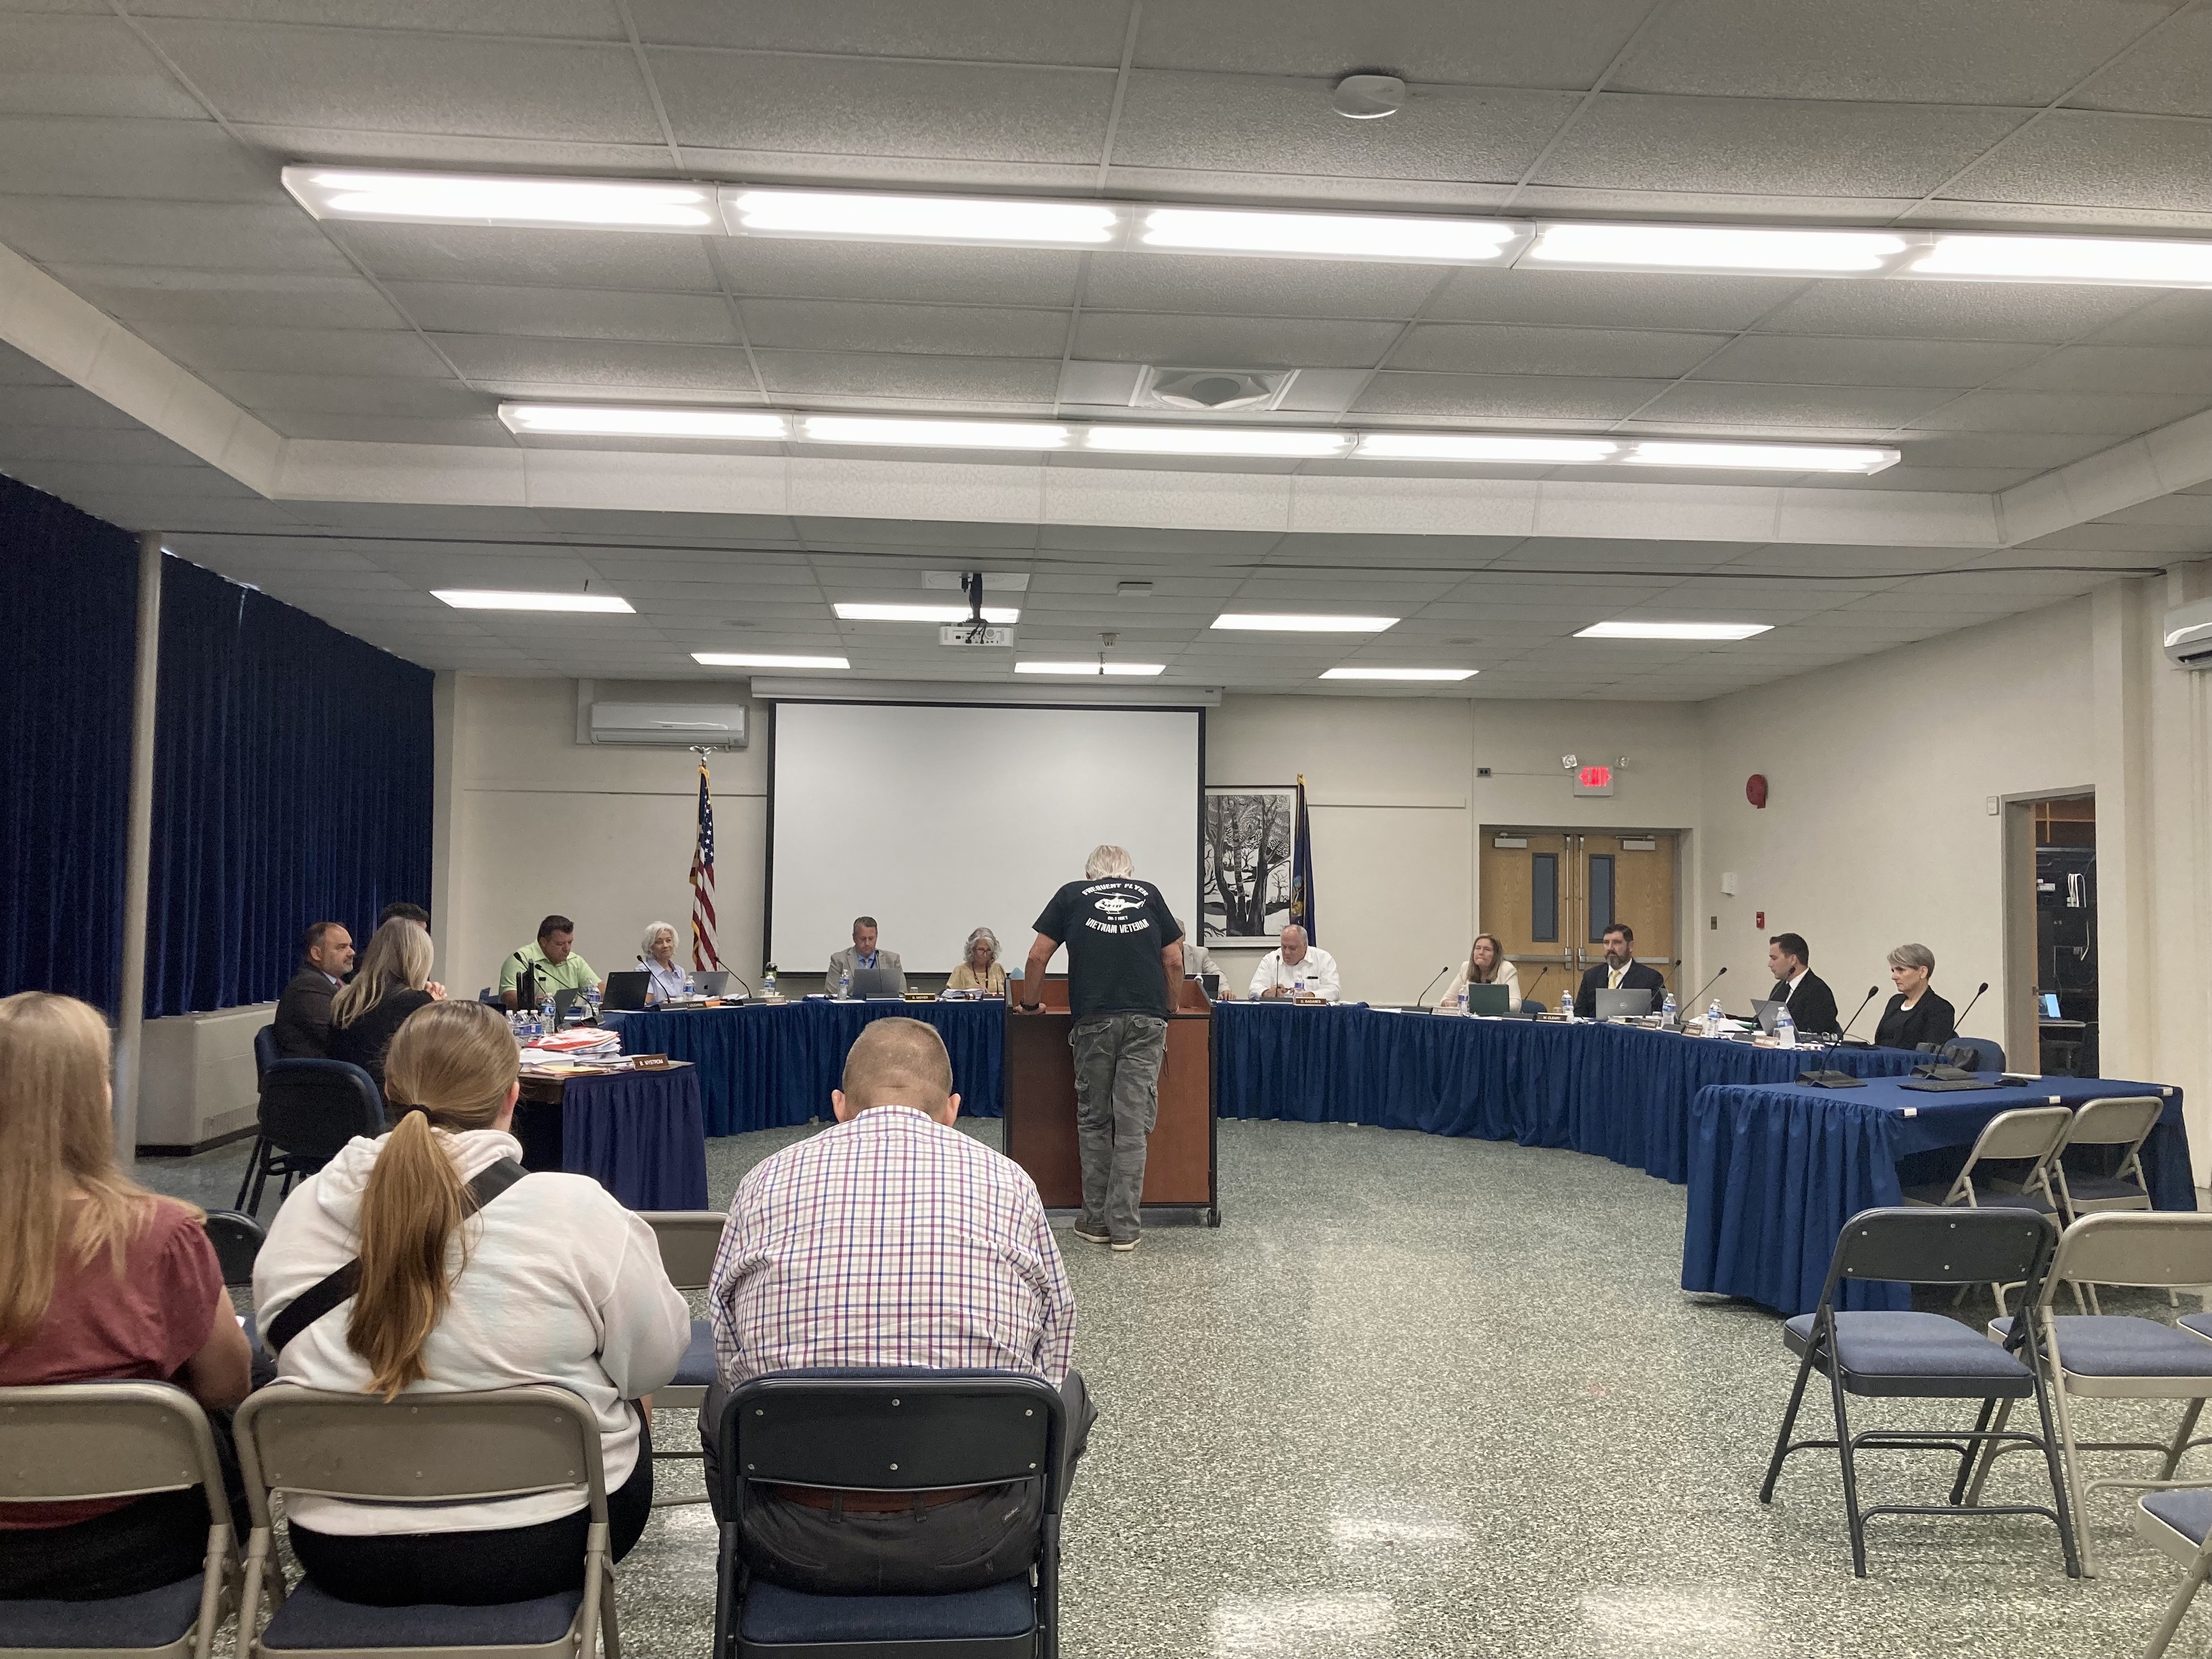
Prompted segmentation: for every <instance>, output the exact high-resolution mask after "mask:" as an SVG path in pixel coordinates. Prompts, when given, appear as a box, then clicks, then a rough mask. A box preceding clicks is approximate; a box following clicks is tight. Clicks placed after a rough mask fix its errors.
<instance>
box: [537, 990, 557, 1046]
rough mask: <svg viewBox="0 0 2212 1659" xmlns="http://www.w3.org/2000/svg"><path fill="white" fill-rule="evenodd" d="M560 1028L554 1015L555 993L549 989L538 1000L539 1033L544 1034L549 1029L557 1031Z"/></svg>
mask: <svg viewBox="0 0 2212 1659" xmlns="http://www.w3.org/2000/svg"><path fill="white" fill-rule="evenodd" d="M560 1029H561V1027H560V1026H559V1024H557V1023H556V1021H555V1019H554V1016H553V994H552V993H551V992H550V991H548V992H547V993H545V994H544V996H542V997H540V998H538V1035H539V1036H544V1035H545V1033H547V1032H548V1031H557V1030H560Z"/></svg>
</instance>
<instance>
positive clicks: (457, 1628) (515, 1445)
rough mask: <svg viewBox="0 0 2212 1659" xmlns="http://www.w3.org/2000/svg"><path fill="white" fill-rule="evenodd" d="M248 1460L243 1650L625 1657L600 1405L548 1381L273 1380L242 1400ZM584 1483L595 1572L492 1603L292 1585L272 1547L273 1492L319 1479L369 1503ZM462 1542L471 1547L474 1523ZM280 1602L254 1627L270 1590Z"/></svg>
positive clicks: (334, 1655)
mask: <svg viewBox="0 0 2212 1659" xmlns="http://www.w3.org/2000/svg"><path fill="white" fill-rule="evenodd" d="M237 1436H238V1459H239V1462H240V1466H241V1467H242V1468H243V1469H244V1471H245V1474H246V1503H247V1504H248V1506H249V1507H250V1508H251V1510H252V1516H253V1533H252V1538H251V1539H250V1540H249V1541H248V1543H247V1546H246V1597H245V1601H244V1603H243V1605H242V1606H241V1607H240V1610H239V1615H238V1627H239V1643H238V1659H341V1656H343V1659H365V1656H368V1655H373V1654H395V1655H405V1656H409V1659H592V1636H593V1634H594V1632H596V1633H597V1634H598V1635H599V1637H600V1638H602V1639H603V1640H604V1642H605V1646H606V1659H622V1647H621V1642H620V1638H619V1637H618V1635H617V1631H616V1628H615V1599H614V1588H615V1581H614V1565H613V1563H612V1561H611V1559H609V1556H608V1548H609V1546H608V1522H607V1481H606V1471H605V1468H604V1467H603V1466H602V1465H601V1463H600V1461H599V1424H598V1422H597V1420H596V1419H594V1418H593V1417H592V1409H591V1407H589V1406H587V1405H586V1404H585V1403H584V1401H582V1400H580V1399H579V1398H578V1397H577V1396H576V1395H573V1394H571V1393H569V1392H568V1390H567V1389H556V1388H554V1387H551V1386H550V1385H549V1384H544V1383H538V1384H534V1385H532V1386H530V1387H527V1388H519V1389H493V1390H491V1391H489V1392H487V1393H483V1394H410V1395H401V1396H400V1397H399V1398H398V1399H397V1400H395V1401H392V1403H391V1404H390V1405H386V1403H385V1402H384V1401H383V1400H381V1399H380V1398H379V1397H378V1396H377V1395H373V1394H325V1393H324V1392H322V1391H320V1390H319V1389H301V1388H294V1387H292V1386H290V1385H289V1384H287V1385H283V1386H280V1387H277V1388H270V1389H261V1390H260V1391H259V1392H258V1393H257V1394H254V1395H250V1396H249V1397H248V1398H247V1400H246V1403H245V1404H244V1405H243V1406H241V1407H239V1409H238V1423H237ZM577 1487H582V1488H583V1489H584V1491H585V1492H586V1495H587V1503H588V1508H589V1510H590V1514H591V1522H590V1525H589V1527H588V1528H587V1529H586V1534H585V1544H584V1587H583V1588H582V1589H577V1590H567V1591H563V1592H562V1594H560V1595H547V1596H541V1597H539V1598H538V1599H537V1600H535V1601H509V1602H504V1603H500V1604H496V1605H494V1606H489V1607H427V1606H426V1607H362V1606H361V1605H360V1604H358V1603H356V1602H352V1601H339V1600H338V1599H337V1597H336V1596H334V1595H326V1594H325V1592H323V1591H322V1590H320V1589H317V1588H316V1587H315V1585H314V1583H313V1581H312V1580H309V1581H306V1582H303V1583H301V1584H300V1586H299V1587H298V1588H297V1589H295V1590H293V1591H292V1592H291V1593H290V1595H286V1594H285V1591H284V1574H283V1568H282V1567H281V1566H279V1565H277V1563H276V1555H275V1540H274V1536H273V1522H272V1519H271V1516H270V1508H269V1498H270V1494H271V1493H273V1492H310V1493H313V1494H316V1495H318V1496H320V1497H325V1498H352V1499H357V1500H362V1501H367V1502H372V1503H402V1504H435V1503H468V1502H473V1501H478V1500H482V1499H486V1498H521V1497H525V1496H526V1495H528V1494H530V1493H533V1492H559V1491H572V1490H574V1489H575V1488H577ZM453 1547H454V1548H455V1549H456V1550H463V1551H465V1550H466V1549H467V1547H468V1535H467V1534H465V1533H463V1534H455V1537H454V1542H453ZM264 1598H265V1599H266V1600H267V1601H268V1603H269V1604H270V1607H273V1608H274V1610H275V1611H274V1613H273V1615H272V1616H271V1617H270V1620H269V1622H268V1624H267V1625H266V1626H264V1627H263V1628H262V1629H261V1630H260V1631H259V1632H258V1633H256V1632H255V1630H254V1626H255V1623H256V1621H257V1619H258V1615H259V1613H260V1611H261V1607H262V1603H263V1601H264Z"/></svg>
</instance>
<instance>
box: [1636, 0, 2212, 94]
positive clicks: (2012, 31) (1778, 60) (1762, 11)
mask: <svg viewBox="0 0 2212 1659" xmlns="http://www.w3.org/2000/svg"><path fill="white" fill-rule="evenodd" d="M2171 9H2172V4H2171V3H2170V0H2154V3H2150V4H2145V3H2142V0H1948V3H1946V4H1943V5H1939V6H1929V5H1923V4H1921V3H1919V0H1853V3H1850V4H1848V5H1836V4H1832V3H1829V0H1678V3H1677V4H1675V5H1674V7H1673V8H1671V9H1669V10H1668V13H1667V14H1666V15H1665V16H1664V18H1663V19H1662V21H1661V23H1660V25H1659V26H1658V27H1655V28H1654V29H1652V30H1651V32H1650V33H1649V34H1648V35H1646V36H1645V37H1644V39H1643V40H1639V41H1638V43H1637V45H1636V48H1635V50H1634V51H1633V52H1631V53H1630V54H1629V57H1628V60H1627V62H1626V63H1625V64H1622V65H1621V67H1620V70H1619V72H1618V73H1617V74H1616V75H1615V76H1614V77H1613V84H1614V85H1615V86H1618V87H1620V88H1623V89H1624V90H1627V91H1634V92H1684V93H1699V94H1708V95H1715V96H1721V97H1735V98H1823V99H1863V100H1875V101H1884V102H1897V103H1911V104H1943V103H1958V104H2028V105H2039V104H2045V103H2048V102H2050V101H2051V100H2052V99H2054V98H2056V97H2057V96H2058V95H2059V94H2061V93H2063V92H2064V91H2065V90H2066V89H2067V88H2069V87H2070V86H2072V85H2073V84H2074V83H2075V82H2077V81H2079V80H2080V79H2081V77H2082V76H2085V75H2087V74H2088V73H2089V72H2090V71H2091V70H2094V69H2095V68H2096V67H2097V66H2098V65H2099V64H2102V63H2104V62H2105V61H2106V59H2107V58H2111V57H2112V55H2113V54H2114V53H2115V52H2120V51H2122V50H2124V48H2125V47H2126V46H2128V45H2129V43H2130V41H2132V40H2135V39H2136V37H2137V36H2138V35H2140V34H2142V32H2143V31H2144V30H2146V29H2148V28H2149V27H2153V26H2154V25H2155V24H2156V23H2158V22H2160V21H2162V20H2163V18H2164V17H2165V15H2166V13H2167V12H2168V11H2170V10H2171Z"/></svg>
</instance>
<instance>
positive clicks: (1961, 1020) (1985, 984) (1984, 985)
mask: <svg viewBox="0 0 2212 1659" xmlns="http://www.w3.org/2000/svg"><path fill="white" fill-rule="evenodd" d="M1989 988H1990V982H1989V981H1987V980H1984V981H1982V982H1981V986H1980V987H1979V988H1978V989H1977V990H1976V991H1975V993H1974V999H1973V1002H1969V1003H1968V1004H1967V1005H1966V1007H1965V1009H1964V1010H1963V1011H1961V1012H1960V1015H1959V1017H1958V1018H1956V1019H1954V1020H1953V1021H1952V1022H1951V1033H1952V1035H1953V1036H1957V1035H1958V1030H1959V1028H1960V1026H1961V1025H1964V1024H1966V1016H1967V1015H1968V1014H1971V1013H1972V1012H1974V1003H1975V1002H1979V1001H1980V1000H1982V993H1983V992H1984V991H1986V990H1988V989H1989Z"/></svg>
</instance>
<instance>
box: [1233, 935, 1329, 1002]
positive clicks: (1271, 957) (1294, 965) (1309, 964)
mask: <svg viewBox="0 0 2212 1659" xmlns="http://www.w3.org/2000/svg"><path fill="white" fill-rule="evenodd" d="M1300 981H1304V984H1305V994H1306V995H1308V996H1317V997H1319V998H1321V999H1322V1000H1323V1001H1324V1002H1334V1001H1335V1000H1337V999H1338V998H1339V997H1340V996H1341V995H1342V994H1343V991H1342V989H1341V988H1340V987H1339V986H1338V984H1337V982H1336V958H1335V957H1333V956H1331V955H1329V953H1328V951H1324V950H1322V948H1321V947H1320V946H1319V945H1309V944H1307V943H1306V930H1305V929H1304V928H1303V927H1285V928H1284V929H1283V943H1282V948H1281V949H1279V950H1275V951H1268V952H1267V955H1266V956H1264V957H1261V958H1260V966H1259V968H1258V969H1256V970H1255V972H1254V973H1253V975H1252V994H1253V995H1254V996H1255V997H1288V996H1296V995H1297V987H1298V984H1299V982H1300Z"/></svg>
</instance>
